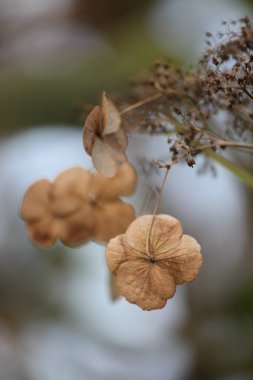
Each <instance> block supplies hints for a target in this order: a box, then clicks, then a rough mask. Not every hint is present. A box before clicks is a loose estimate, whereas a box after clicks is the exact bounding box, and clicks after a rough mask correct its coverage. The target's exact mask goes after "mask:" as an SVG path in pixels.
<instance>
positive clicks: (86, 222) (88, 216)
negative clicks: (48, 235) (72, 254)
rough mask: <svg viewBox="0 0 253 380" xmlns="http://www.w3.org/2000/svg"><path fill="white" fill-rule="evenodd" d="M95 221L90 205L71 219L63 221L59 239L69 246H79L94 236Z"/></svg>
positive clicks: (84, 206)
mask: <svg viewBox="0 0 253 380" xmlns="http://www.w3.org/2000/svg"><path fill="white" fill-rule="evenodd" d="M94 226H95V219H94V215H93V209H92V207H90V206H89V205H83V207H82V208H81V209H80V210H79V211H78V212H76V213H75V214H74V215H72V216H71V217H69V218H66V219H62V220H61V229H60V231H59V239H60V240H61V241H62V242H63V243H64V244H65V245H68V246H71V247H72V246H77V245H80V244H82V243H84V242H85V241H86V240H88V239H89V240H90V239H91V238H92V236H93V231H94Z"/></svg>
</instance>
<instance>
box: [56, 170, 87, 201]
mask: <svg viewBox="0 0 253 380" xmlns="http://www.w3.org/2000/svg"><path fill="white" fill-rule="evenodd" d="M90 180H91V173H90V172H89V171H88V170H85V169H82V168H80V167H73V168H70V169H67V170H65V171H64V172H62V173H61V174H60V175H59V176H58V177H57V178H56V180H55V181H54V184H53V187H52V191H51V196H52V198H53V199H54V200H55V199H59V198H60V197H66V196H69V195H72V196H73V195H77V196H79V197H82V198H85V197H87V190H88V188H89V183H90Z"/></svg>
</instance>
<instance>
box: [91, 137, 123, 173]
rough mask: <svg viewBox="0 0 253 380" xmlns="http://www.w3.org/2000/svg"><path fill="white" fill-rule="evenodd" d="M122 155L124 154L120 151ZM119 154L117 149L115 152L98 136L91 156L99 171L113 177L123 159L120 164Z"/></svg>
mask: <svg viewBox="0 0 253 380" xmlns="http://www.w3.org/2000/svg"><path fill="white" fill-rule="evenodd" d="M120 155H122V153H120ZM117 156H118V152H117V151H115V152H113V151H112V149H110V147H109V145H108V144H107V143H106V142H104V141H103V140H101V139H100V138H96V140H95V143H94V145H93V149H92V154H91V158H92V162H93V165H94V167H95V169H96V170H97V171H98V172H99V173H101V174H103V175H105V176H107V177H113V176H114V175H115V173H116V172H117V170H118V168H119V167H120V165H121V163H122V162H121V161H120V164H119V163H118V160H117ZM123 156H124V154H123ZM124 160H125V156H124Z"/></svg>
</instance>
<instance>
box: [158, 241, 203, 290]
mask: <svg viewBox="0 0 253 380" xmlns="http://www.w3.org/2000/svg"><path fill="white" fill-rule="evenodd" d="M200 250H201V247H200V245H199V244H198V242H197V241H196V240H195V239H194V238H193V237H191V236H188V235H183V236H182V239H181V241H180V244H179V245H178V246H177V247H176V248H175V249H174V250H173V251H171V252H170V254H169V256H167V255H166V257H164V258H163V260H162V261H161V264H160V265H161V266H164V267H166V268H167V269H168V271H169V273H170V274H171V275H172V276H173V278H174V280H175V282H176V284H182V283H184V282H187V281H192V280H193V279H194V278H195V277H196V276H197V274H198V272H199V269H200V267H201V265H202V255H201V252H200Z"/></svg>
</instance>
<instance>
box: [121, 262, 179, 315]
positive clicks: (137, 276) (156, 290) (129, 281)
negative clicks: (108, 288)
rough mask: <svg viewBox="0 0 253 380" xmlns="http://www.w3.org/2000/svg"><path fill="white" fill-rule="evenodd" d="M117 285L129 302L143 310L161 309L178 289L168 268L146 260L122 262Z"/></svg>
mask: <svg viewBox="0 0 253 380" xmlns="http://www.w3.org/2000/svg"><path fill="white" fill-rule="evenodd" d="M117 285H118V289H119V291H120V293H121V294H122V295H123V296H124V297H126V299H127V300H128V301H129V302H131V303H134V304H136V305H138V306H140V307H141V308H142V309H143V310H154V309H161V308H162V307H164V306H165V304H166V302H167V299H169V298H171V297H173V295H174V293H175V291H176V285H175V282H174V280H173V277H172V276H171V275H170V274H169V272H168V271H167V270H166V268H160V267H159V266H158V265H157V264H151V263H149V262H147V261H145V260H135V261H128V262H125V263H123V264H121V265H120V267H119V270H118V273H117Z"/></svg>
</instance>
